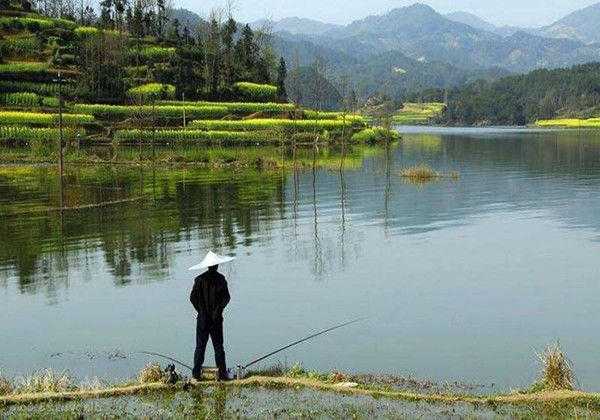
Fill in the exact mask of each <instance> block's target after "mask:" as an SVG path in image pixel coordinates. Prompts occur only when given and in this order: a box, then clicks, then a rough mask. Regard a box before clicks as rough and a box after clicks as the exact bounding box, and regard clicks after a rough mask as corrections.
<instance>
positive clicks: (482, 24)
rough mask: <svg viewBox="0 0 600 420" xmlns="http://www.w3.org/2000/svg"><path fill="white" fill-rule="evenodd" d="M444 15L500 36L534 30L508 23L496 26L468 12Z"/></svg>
mask: <svg viewBox="0 0 600 420" xmlns="http://www.w3.org/2000/svg"><path fill="white" fill-rule="evenodd" d="M444 16H445V17H446V18H447V19H450V20H452V21H454V22H459V23H464V24H465V25H469V26H471V27H473V28H475V29H480V30H482V31H487V32H492V33H495V34H497V35H501V36H511V35H513V34H515V33H517V32H529V33H535V30H534V29H530V28H520V27H517V26H508V25H504V26H496V25H494V24H493V23H490V22H488V21H487V20H485V19H482V18H480V17H479V16H477V15H474V14H473V13H469V12H453V13H448V14H446V15H444Z"/></svg>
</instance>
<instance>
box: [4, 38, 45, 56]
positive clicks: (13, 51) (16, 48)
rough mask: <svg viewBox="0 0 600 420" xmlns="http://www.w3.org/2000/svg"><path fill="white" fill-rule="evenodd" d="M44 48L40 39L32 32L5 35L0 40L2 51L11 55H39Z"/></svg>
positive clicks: (6, 54)
mask: <svg viewBox="0 0 600 420" xmlns="http://www.w3.org/2000/svg"><path fill="white" fill-rule="evenodd" d="M41 49H42V43H41V42H40V40H39V39H38V38H37V37H36V36H35V35H32V34H19V35H11V36H5V37H4V38H3V39H2V40H0V52H1V53H2V54H3V55H4V56H9V57H20V58H28V57H37V56H39V54H40V51H41Z"/></svg>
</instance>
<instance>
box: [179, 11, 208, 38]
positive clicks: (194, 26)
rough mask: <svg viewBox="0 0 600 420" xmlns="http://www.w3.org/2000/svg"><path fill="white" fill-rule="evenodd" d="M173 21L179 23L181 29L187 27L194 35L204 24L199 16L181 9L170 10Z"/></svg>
mask: <svg viewBox="0 0 600 420" xmlns="http://www.w3.org/2000/svg"><path fill="white" fill-rule="evenodd" d="M175 19H177V20H178V21H179V23H180V25H181V28H185V27H187V28H188V29H189V30H190V32H192V33H195V32H196V31H197V30H198V27H199V26H200V25H202V24H203V23H205V21H204V19H202V18H201V17H200V15H198V14H197V13H195V12H192V11H191V10H187V9H183V8H179V9H173V10H171V21H173V20H175Z"/></svg>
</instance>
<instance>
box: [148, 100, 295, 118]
mask: <svg viewBox="0 0 600 420" xmlns="http://www.w3.org/2000/svg"><path fill="white" fill-rule="evenodd" d="M158 104H161V105H171V106H190V105H191V106H219V107H225V108H227V111H229V113H231V114H238V115H248V114H254V113H256V112H265V113H269V114H276V113H283V112H288V111H293V110H294V105H293V104H281V103H275V102H206V101H200V102H190V101H188V102H182V101H159V102H158Z"/></svg>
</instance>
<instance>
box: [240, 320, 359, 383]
mask: <svg viewBox="0 0 600 420" xmlns="http://www.w3.org/2000/svg"><path fill="white" fill-rule="evenodd" d="M365 319H366V317H363V318H357V319H354V320H352V321H347V322H344V323H342V324H338V325H334V326H333V327H329V328H327V329H324V330H321V331H319V332H316V333H314V334H311V335H309V336H308V337H304V338H301V339H300V340H297V341H294V342H293V343H290V344H288V345H286V346H283V347H281V348H279V349H277V350H275V351H272V352H270V353H269V354H265V355H264V356H261V357H259V358H258V359H255V360H252V361H251V362H249V363H247V364H246V365H244V366H239V365H238V367H237V369H238V371H237V376H238V379H239V378H240V376H241V377H243V374H244V371H245V370H246V369H247V368H249V367H250V366H252V365H255V364H257V363H258V362H262V361H263V360H265V359H268V358H269V357H271V356H274V355H276V354H277V353H281V352H282V351H284V350H287V349H289V348H290V347H294V346H296V345H298V344H300V343H304V342H305V341H308V340H310V339H312V338H315V337H318V336H320V335H323V334H327V333H328V332H331V331H334V330H337V329H339V328H342V327H346V326H348V325H351V324H356V323H357V322H360V321H364V320H365Z"/></svg>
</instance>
